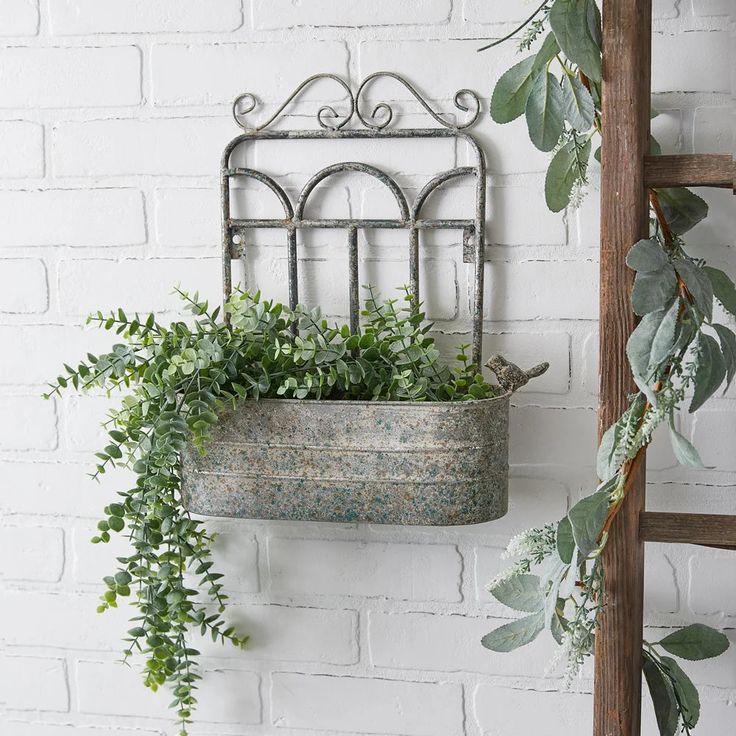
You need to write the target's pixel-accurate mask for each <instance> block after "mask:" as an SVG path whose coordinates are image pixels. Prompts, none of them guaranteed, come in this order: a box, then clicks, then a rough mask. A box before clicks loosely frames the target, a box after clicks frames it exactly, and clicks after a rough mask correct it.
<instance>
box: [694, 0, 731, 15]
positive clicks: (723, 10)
mask: <svg viewBox="0 0 736 736" xmlns="http://www.w3.org/2000/svg"><path fill="white" fill-rule="evenodd" d="M692 4H693V14H694V15H703V16H707V15H732V14H733V4H732V3H731V0H692Z"/></svg>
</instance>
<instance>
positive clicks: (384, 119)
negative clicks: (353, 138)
mask: <svg viewBox="0 0 736 736" xmlns="http://www.w3.org/2000/svg"><path fill="white" fill-rule="evenodd" d="M379 78H389V79H395V80H396V81H398V82H399V83H400V84H401V85H403V86H404V88H405V89H406V90H408V91H409V93H410V94H411V95H412V97H414V99H415V100H416V101H417V102H418V103H419V104H420V105H421V107H422V108H423V109H424V110H425V111H426V112H427V114H428V115H429V116H430V117H431V118H432V119H433V120H434V121H435V122H437V123H439V124H440V125H441V126H442V127H444V128H447V129H448V130H466V129H468V128H470V127H472V126H473V125H475V123H476V122H477V120H478V117H479V116H480V99H479V98H478V95H477V94H476V93H475V92H473V91H472V90H470V89H461V90H458V91H457V92H456V93H455V96H454V103H455V107H456V108H457V109H458V110H460V111H461V112H464V113H468V112H469V113H470V117H469V118H468V119H467V120H466V121H465V122H463V123H453V122H450V121H449V120H447V119H446V118H444V117H442V114H441V113H438V112H436V111H435V110H433V109H432V107H430V105H429V104H428V103H427V101H426V99H425V98H424V97H423V96H422V95H421V94H420V93H419V91H418V90H417V89H416V87H414V86H413V85H412V84H410V83H409V82H408V81H407V80H406V79H404V78H403V77H402V76H401V75H399V74H396V73H394V72H375V73H373V74H370V75H369V76H367V77H366V78H365V79H364V80H363V81H362V82H361V83H360V85H359V86H358V89H357V91H356V92H355V93H354V94H353V91H352V90H351V89H350V86H349V85H348V83H347V82H345V80H343V79H342V78H341V77H339V76H337V75H336V74H327V73H323V74H314V75H312V76H311V77H308V78H307V79H305V80H304V81H303V82H302V83H301V84H300V85H299V86H298V87H297V88H296V89H294V91H293V92H292V93H291V94H290V95H289V96H288V97H287V98H286V100H285V101H284V102H283V103H282V104H281V105H280V107H279V108H278V110H276V112H275V113H273V115H271V117H270V118H268V119H267V120H265V121H264V122H262V123H260V124H258V125H249V124H248V121H247V120H246V118H247V116H248V115H250V113H252V112H254V111H255V109H256V108H257V107H258V104H259V101H258V98H257V97H256V96H255V95H254V94H252V93H251V92H244V93H243V94H241V95H238V96H237V97H236V98H235V101H234V102H233V118H234V119H235V122H236V123H237V124H238V125H239V126H240V127H241V128H242V129H243V130H245V131H246V132H251V133H257V132H260V131H262V130H265V129H266V128H268V127H269V126H270V125H272V124H273V123H274V122H276V121H277V120H278V119H279V118H280V117H281V116H282V113H283V112H284V110H286V109H287V108H288V107H289V106H290V105H291V104H292V103H293V102H294V101H295V100H296V99H297V98H298V97H299V96H300V95H301V94H302V92H303V91H304V90H305V89H306V88H307V87H310V86H312V85H313V84H315V83H316V82H318V81H319V80H322V79H328V80H332V81H333V82H336V83H337V84H338V85H339V86H340V87H341V88H342V91H343V92H345V94H346V95H347V106H348V109H347V112H346V113H344V114H341V113H339V112H337V110H336V109H335V107H334V106H333V105H323V106H322V107H320V108H319V110H318V111H317V122H318V123H319V125H320V127H321V128H322V129H324V130H332V131H336V130H341V129H342V128H344V127H345V126H346V125H347V124H348V123H349V122H350V121H351V119H352V118H353V116H354V115H355V116H357V118H358V120H359V121H360V123H361V124H362V125H363V126H364V127H365V128H367V129H369V130H374V131H381V130H384V129H386V128H387V127H388V126H389V125H391V122H392V121H393V119H394V111H393V108H392V106H391V105H390V104H389V103H387V102H379V103H377V104H376V105H374V106H373V109H372V110H371V112H370V113H369V114H366V113H364V112H363V111H361V109H360V107H361V100H362V99H363V98H364V97H365V96H366V89H367V88H368V87H369V86H370V85H371V84H372V83H373V82H374V81H375V80H376V79H379Z"/></svg>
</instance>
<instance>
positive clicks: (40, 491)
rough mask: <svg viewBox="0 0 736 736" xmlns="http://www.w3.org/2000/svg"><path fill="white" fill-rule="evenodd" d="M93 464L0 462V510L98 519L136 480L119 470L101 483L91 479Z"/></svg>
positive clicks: (10, 513)
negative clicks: (106, 507) (121, 490)
mask: <svg viewBox="0 0 736 736" xmlns="http://www.w3.org/2000/svg"><path fill="white" fill-rule="evenodd" d="M93 465H94V464H93V462H92V458H90V459H89V460H88V462H87V463H86V464H75V463H71V462H63V463H62V462H60V463H47V462H3V463H0V487H1V488H2V492H1V493H0V509H2V512H3V513H4V514H7V515H12V514H38V513H39V512H43V513H44V514H49V515H55V516H61V515H65V516H85V517H92V518H94V519H95V520H96V519H97V516H98V515H99V514H101V513H102V508H103V506H105V504H106V503H109V502H110V501H111V500H112V498H113V495H114V493H115V492H116V491H119V490H120V489H121V488H128V487H132V486H131V485H130V484H132V483H133V482H134V478H133V476H132V474H131V473H129V472H128V471H124V470H115V471H112V472H110V473H105V475H103V476H102V477H101V478H100V482H99V483H98V482H96V481H93V480H92V479H91V478H89V477H88V473H89V472H90V471H92V470H94V467H93ZM89 536H92V535H91V534H90V535H89ZM95 559H96V557H95Z"/></svg>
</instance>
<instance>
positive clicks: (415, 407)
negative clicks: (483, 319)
mask: <svg viewBox="0 0 736 736" xmlns="http://www.w3.org/2000/svg"><path fill="white" fill-rule="evenodd" d="M508 413H509V397H508V396H501V397H498V398H494V399H483V400H480V401H464V402H446V403H443V402H432V403H410V402H377V401H376V402H366V401H309V400H304V401H299V400H291V399H263V400H261V401H245V402H243V403H242V404H240V405H239V406H238V407H237V408H236V409H235V410H233V411H229V412H226V413H225V414H223V416H222V417H221V418H220V421H219V423H218V424H217V425H216V426H215V428H214V433H213V438H212V442H211V443H210V445H209V449H208V452H207V454H206V455H205V456H202V455H200V454H199V453H198V452H197V450H196V449H194V448H193V447H191V446H189V447H187V449H186V451H185V452H184V453H183V456H182V474H183V491H184V502H185V504H186V505H187V507H188V508H189V510H190V511H192V512H194V513H197V514H204V515H208V516H238V517H245V518H251V519H292V520H293V519H296V520H309V521H338V522H357V521H362V522H371V523H376V524H419V525H432V526H445V525H453V524H478V523H480V522H484V521H491V520H492V519H498V518H499V517H501V516H503V515H504V514H505V513H506V511H507V508H508Z"/></svg>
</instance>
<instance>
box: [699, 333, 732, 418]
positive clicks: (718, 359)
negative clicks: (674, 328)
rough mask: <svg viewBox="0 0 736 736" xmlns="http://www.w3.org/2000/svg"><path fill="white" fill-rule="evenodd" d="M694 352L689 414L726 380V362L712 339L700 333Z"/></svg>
mask: <svg viewBox="0 0 736 736" xmlns="http://www.w3.org/2000/svg"><path fill="white" fill-rule="evenodd" d="M695 352H696V359H697V367H696V369H695V377H694V383H695V391H694V393H693V400H692V402H691V403H690V413H691V414H692V413H693V412H696V411H697V410H698V409H700V407H701V406H702V405H703V404H704V403H705V402H706V401H708V399H709V398H710V397H711V396H713V394H714V393H715V392H716V391H717V390H718V387H719V386H720V385H721V384H722V383H723V380H724V378H726V360H725V358H724V357H723V353H722V352H721V348H720V346H719V345H718V343H717V342H716V339H715V338H714V337H711V336H710V335H706V334H705V333H704V332H700V333H699V334H698V340H697V344H696V349H695Z"/></svg>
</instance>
